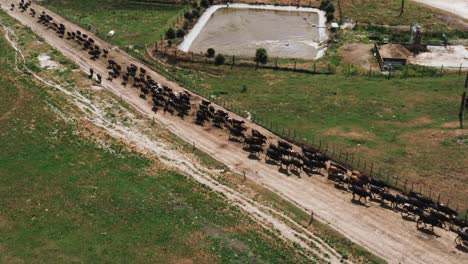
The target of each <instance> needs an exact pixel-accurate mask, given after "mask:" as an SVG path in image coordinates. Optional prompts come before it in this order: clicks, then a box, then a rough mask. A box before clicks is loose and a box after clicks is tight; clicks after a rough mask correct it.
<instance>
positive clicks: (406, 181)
mask: <svg viewBox="0 0 468 264" xmlns="http://www.w3.org/2000/svg"><path fill="white" fill-rule="evenodd" d="M407 183H408V179H406V180H405V186H404V187H403V189H404V190H405V192H406V184H407Z"/></svg>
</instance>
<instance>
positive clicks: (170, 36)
mask: <svg viewBox="0 0 468 264" xmlns="http://www.w3.org/2000/svg"><path fill="white" fill-rule="evenodd" d="M175 37H176V32H175V30H174V29H173V28H169V29H168V30H167V31H166V38H168V39H174V38H175Z"/></svg>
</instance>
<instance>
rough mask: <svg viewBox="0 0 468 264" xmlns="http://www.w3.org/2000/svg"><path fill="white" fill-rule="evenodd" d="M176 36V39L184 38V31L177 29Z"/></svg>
mask: <svg viewBox="0 0 468 264" xmlns="http://www.w3.org/2000/svg"><path fill="white" fill-rule="evenodd" d="M176 35H177V37H178V38H183V37H184V36H185V30H183V29H181V28H179V29H178V30H177V34H176Z"/></svg>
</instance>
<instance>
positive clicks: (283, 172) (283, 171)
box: [278, 167, 291, 176]
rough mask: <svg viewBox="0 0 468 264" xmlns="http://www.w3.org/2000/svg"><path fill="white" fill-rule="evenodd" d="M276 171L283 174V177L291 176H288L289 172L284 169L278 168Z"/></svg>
mask: <svg viewBox="0 0 468 264" xmlns="http://www.w3.org/2000/svg"><path fill="white" fill-rule="evenodd" d="M278 171H279V172H280V173H282V174H284V175H287V176H289V175H291V174H289V170H288V169H285V168H281V167H280V168H279V169H278Z"/></svg>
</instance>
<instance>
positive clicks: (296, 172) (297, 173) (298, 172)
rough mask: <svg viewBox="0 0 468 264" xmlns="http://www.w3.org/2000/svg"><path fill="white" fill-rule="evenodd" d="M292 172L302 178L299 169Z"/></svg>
mask: <svg viewBox="0 0 468 264" xmlns="http://www.w3.org/2000/svg"><path fill="white" fill-rule="evenodd" d="M291 173H292V174H294V175H296V176H297V177H299V178H301V172H300V171H297V170H291Z"/></svg>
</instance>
